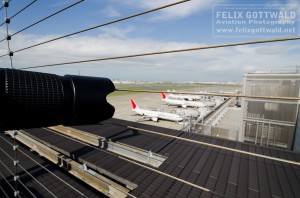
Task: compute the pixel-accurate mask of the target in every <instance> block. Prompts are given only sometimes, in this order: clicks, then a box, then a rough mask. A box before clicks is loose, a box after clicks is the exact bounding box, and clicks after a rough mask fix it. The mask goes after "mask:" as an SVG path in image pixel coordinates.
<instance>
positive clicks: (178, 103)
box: [162, 93, 206, 108]
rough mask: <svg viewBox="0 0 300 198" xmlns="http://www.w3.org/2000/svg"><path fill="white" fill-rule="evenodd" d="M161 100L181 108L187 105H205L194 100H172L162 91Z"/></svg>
mask: <svg viewBox="0 0 300 198" xmlns="http://www.w3.org/2000/svg"><path fill="white" fill-rule="evenodd" d="M162 98H163V99H162V100H163V101H165V102H166V103H168V104H170V105H175V106H181V107H183V108H187V107H205V106H206V105H205V104H203V103H202V102H196V101H185V100H173V99H170V98H168V97H167V96H166V95H165V94H164V93H162Z"/></svg>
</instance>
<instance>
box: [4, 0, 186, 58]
mask: <svg viewBox="0 0 300 198" xmlns="http://www.w3.org/2000/svg"><path fill="white" fill-rule="evenodd" d="M188 1H191V0H183V1H179V2H175V3H172V4H168V5H165V6H161V7H158V8H154V9H152V10H148V11H145V12H141V13H138V14H134V15H131V16H128V17H124V18H121V19H117V20H114V21H111V22H107V23H104V24H101V25H97V26H94V27H91V28H87V29H84V30H80V31H77V32H73V33H70V34H67V35H64V36H60V37H57V38H54V39H50V40H47V41H44V42H41V43H37V44H34V45H31V46H28V47H25V48H22V49H19V50H16V51H14V53H17V52H21V51H24V50H28V49H30V48H33V47H37V46H40V45H44V44H46V43H50V42H53V41H57V40H60V39H62V38H67V37H70V36H74V35H76V34H80V33H83V32H87V31H90V30H93V29H96V28H99V27H103V26H107V25H110V24H114V23H118V22H121V21H125V20H128V19H131V18H134V17H137V16H141V15H144V14H148V13H151V12H154V11H158V10H162V9H165V8H168V7H171V6H174V5H178V4H181V3H185V2H188ZM19 32H20V31H19ZM19 32H16V33H14V34H12V36H14V35H16V34H17V33H19ZM0 42H1V41H0ZM7 55H8V54H3V55H1V56H0V57H3V56H7Z"/></svg>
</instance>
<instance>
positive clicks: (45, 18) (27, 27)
mask: <svg viewBox="0 0 300 198" xmlns="http://www.w3.org/2000/svg"><path fill="white" fill-rule="evenodd" d="M83 1H84V0H80V1H77V2H75V3H73V4H71V5H69V6H67V7H65V8H63V9H61V10H59V11H57V12H55V13H53V14H50V15H49V16H46V17H44V18H42V19H40V20H38V21H37V22H35V23H33V24H31V25H28V26H26V27H24V28H23V29H21V30H19V31H17V32H15V33H13V34H12V35H11V37H12V36H15V35H17V34H19V33H21V32H23V31H25V30H27V29H29V28H31V27H33V26H35V25H37V24H39V23H41V22H43V21H45V20H47V19H49V18H51V17H53V16H55V15H57V14H59V13H61V12H63V11H65V10H67V9H69V8H71V7H73V6H75V5H77V4H79V3H81V2H83ZM5 39H6V38H4V39H2V40H0V42H2V41H4V40H5ZM7 55H8V54H4V55H1V56H0V57H3V56H7Z"/></svg>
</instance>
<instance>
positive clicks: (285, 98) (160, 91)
mask: <svg viewBox="0 0 300 198" xmlns="http://www.w3.org/2000/svg"><path fill="white" fill-rule="evenodd" d="M115 91H123V92H137V93H139V92H140V93H164V92H165V91H164V90H156V91H154V90H130V89H116V90H115ZM172 94H188V95H207V96H222V97H240V98H255V99H273V100H300V98H299V97H281V96H250V95H243V94H218V93H193V92H180V91H176V92H175V93H173V92H172Z"/></svg>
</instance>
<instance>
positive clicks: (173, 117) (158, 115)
mask: <svg viewBox="0 0 300 198" xmlns="http://www.w3.org/2000/svg"><path fill="white" fill-rule="evenodd" d="M132 102H133V104H134V105H133V109H132V111H134V112H136V113H137V114H139V115H141V116H145V117H149V118H150V119H151V120H152V121H155V122H157V121H158V119H163V120H170V121H175V122H179V121H182V120H183V118H182V117H181V116H179V115H177V114H174V113H167V112H159V111H152V110H147V109H140V108H139V107H138V106H137V105H136V104H135V103H134V101H132Z"/></svg>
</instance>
